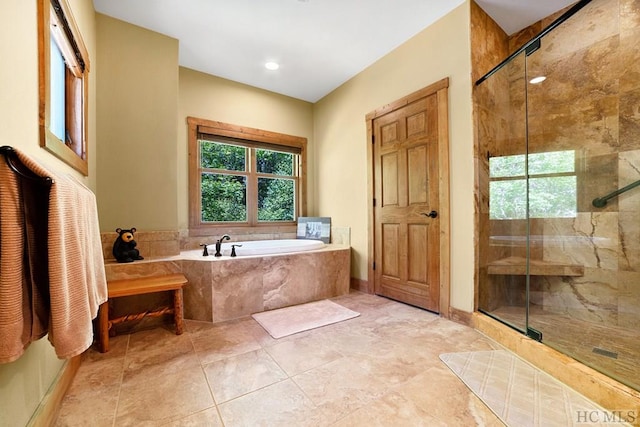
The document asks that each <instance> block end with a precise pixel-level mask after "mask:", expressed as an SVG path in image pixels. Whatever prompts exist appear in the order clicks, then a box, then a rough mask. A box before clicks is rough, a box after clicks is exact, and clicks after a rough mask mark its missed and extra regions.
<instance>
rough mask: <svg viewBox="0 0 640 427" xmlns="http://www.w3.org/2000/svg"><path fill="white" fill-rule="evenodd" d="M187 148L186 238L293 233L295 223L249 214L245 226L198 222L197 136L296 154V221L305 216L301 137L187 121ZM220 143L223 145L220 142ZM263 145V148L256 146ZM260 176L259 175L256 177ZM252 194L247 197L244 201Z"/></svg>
mask: <svg viewBox="0 0 640 427" xmlns="http://www.w3.org/2000/svg"><path fill="white" fill-rule="evenodd" d="M187 125H188V144H189V234H190V235H193V236H204V235H210V234H215V233H219V232H220V229H224V231H225V232H227V233H236V234H246V233H247V232H250V231H251V230H257V231H259V232H260V233H277V232H285V233H287V232H289V233H290V232H293V233H295V230H296V221H286V222H285V221H283V222H258V221H257V219H256V218H253V216H254V215H253V216H252V213H250V212H247V216H248V222H247V223H246V224H244V223H236V222H232V223H225V222H220V223H212V222H203V221H202V201H201V188H200V183H201V181H200V174H201V161H200V150H199V144H198V140H199V139H201V138H199V135H203V134H204V135H210V136H211V137H213V138H215V137H218V138H221V139H227V138H230V139H233V140H235V141H238V142H239V143H240V144H239V145H242V142H243V141H244V142H245V143H246V144H247V145H250V146H255V147H257V148H266V149H277V148H278V147H281V148H282V151H285V152H286V151H288V152H292V151H294V150H295V151H299V152H298V153H296V154H298V156H299V164H298V169H299V175H298V177H297V180H298V186H297V194H296V217H300V216H306V213H307V196H306V188H307V139H306V138H303V137H298V136H293V135H287V134H282V133H277V132H271V131H267V130H263V129H254V128H249V127H245V126H238V125H233V124H229V123H223V122H217V121H213V120H206V119H200V118H195V117H187ZM221 142H224V141H221ZM260 144H264V146H262V147H261V146H260ZM258 175H259V176H261V174H258ZM254 196H255V198H256V199H257V193H256V194H247V198H250V197H254Z"/></svg>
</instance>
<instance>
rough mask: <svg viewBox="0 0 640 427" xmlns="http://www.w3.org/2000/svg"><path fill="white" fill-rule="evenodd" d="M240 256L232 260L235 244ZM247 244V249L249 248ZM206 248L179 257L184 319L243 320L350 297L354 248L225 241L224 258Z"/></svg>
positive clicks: (299, 242)
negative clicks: (206, 251)
mask: <svg viewBox="0 0 640 427" xmlns="http://www.w3.org/2000/svg"><path fill="white" fill-rule="evenodd" d="M232 244H233V245H242V246H241V247H236V255H237V256H236V257H235V258H232V257H231V256H229V254H230V253H231V245H232ZM245 245H246V246H245ZM212 246H213V245H209V256H206V257H205V256H202V250H201V249H200V250H188V251H183V252H182V253H181V254H180V267H181V272H182V273H184V275H185V276H186V277H187V280H188V281H189V283H188V284H187V286H185V287H184V289H183V293H184V317H185V318H186V319H192V320H201V321H207V322H213V323H216V322H223V321H227V320H233V319H238V318H242V317H246V316H249V315H251V314H253V313H258V312H261V311H266V310H273V309H276V308H281V307H286V306H290V305H296V304H303V303H306V302H311V301H317V300H320V299H325V298H332V297H336V296H340V295H345V294H347V293H349V285H350V270H351V268H350V264H351V256H350V253H351V248H350V247H349V246H348V245H337V244H324V243H323V242H321V241H317V240H256V241H247V242H245V241H242V242H233V241H232V242H224V243H223V245H222V248H221V252H222V254H223V256H221V257H216V256H213V255H214V253H215V248H214V247H212Z"/></svg>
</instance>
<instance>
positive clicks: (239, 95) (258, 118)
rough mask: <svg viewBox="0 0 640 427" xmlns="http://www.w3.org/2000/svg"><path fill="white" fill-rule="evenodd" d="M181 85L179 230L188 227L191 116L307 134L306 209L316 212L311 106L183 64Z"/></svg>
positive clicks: (289, 132)
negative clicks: (189, 131)
mask: <svg viewBox="0 0 640 427" xmlns="http://www.w3.org/2000/svg"><path fill="white" fill-rule="evenodd" d="M179 88H180V89H179V94H180V95H179V108H178V144H177V157H178V175H177V178H178V217H179V228H180V229H183V230H184V229H187V228H189V217H188V197H189V194H188V176H187V172H188V164H187V160H188V159H187V156H188V152H189V150H188V145H187V144H188V143H187V120H186V118H187V117H189V116H192V117H198V118H201V119H207V120H216V121H220V122H225V123H231V124H234V125H239V126H247V127H252V128H257V129H264V130H268V131H272V132H280V133H285V134H289V135H295V136H301V137H303V138H307V143H308V153H309V154H308V158H307V165H308V166H307V169H308V178H309V179H308V182H307V189H308V190H307V191H308V193H307V194H308V202H307V210H308V212H307V213H308V214H309V215H313V214H314V212H315V210H316V209H315V204H314V198H315V197H314V194H313V176H314V170H315V169H314V164H315V157H314V153H313V145H314V143H313V106H312V104H310V103H308V102H305V101H301V100H298V99H294V98H289V97H287V96H283V95H278V94H275V93H273V92H268V91H266V90H262V89H257V88H255V87H251V86H247V85H243V84H240V83H235V82H232V81H229V80H225V79H222V78H219V77H214V76H211V75H208V74H204V73H200V72H197V71H194V70H190V69H188V68H180V85H179Z"/></svg>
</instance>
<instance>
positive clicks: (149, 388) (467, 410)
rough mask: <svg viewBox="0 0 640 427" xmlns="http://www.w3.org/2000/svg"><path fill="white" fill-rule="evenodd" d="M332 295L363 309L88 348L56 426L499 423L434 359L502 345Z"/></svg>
mask: <svg viewBox="0 0 640 427" xmlns="http://www.w3.org/2000/svg"><path fill="white" fill-rule="evenodd" d="M333 301H335V302H337V303H339V304H342V305H344V306H345V307H347V308H350V309H352V310H355V311H358V312H360V313H361V315H360V316H359V317H357V318H355V319H351V320H347V321H344V322H341V323H337V324H334V325H330V326H326V327H323V328H319V329H315V330H312V331H307V332H303V333H299V334H295V335H291V336H288V337H284V338H281V339H278V340H275V339H273V338H271V336H270V335H269V334H267V332H265V331H264V330H263V329H262V327H260V326H259V325H258V323H256V322H255V321H254V320H253V319H252V318H250V317H248V318H245V319H241V320H237V321H233V322H227V323H223V324H215V325H213V324H209V323H205V322H195V321H187V323H186V333H185V334H183V335H181V336H176V335H175V334H174V333H173V331H172V330H171V328H170V327H167V328H166V329H165V328H162V327H161V328H156V329H153V330H148V331H141V332H137V333H134V334H131V335H122V336H117V337H114V338H113V339H112V340H111V351H110V352H109V353H106V354H101V353H98V352H97V351H95V350H93V349H92V350H89V351H88V352H87V353H86V354H85V356H84V360H83V363H82V365H81V367H80V369H79V371H78V374H77V376H76V378H75V380H74V382H73V384H72V386H71V388H70V390H69V392H68V394H67V396H66V397H65V399H64V401H63V403H62V407H61V410H60V415H59V417H58V420H57V423H56V425H57V426H133V425H135V426H144V425H149V426H160V425H167V426H214V427H215V426H227V427H230V426H296V427H297V426H465V427H466V426H474V425H478V426H502V425H503V424H502V423H501V422H500V421H499V419H498V418H497V417H496V416H495V415H494V414H493V413H492V412H491V411H490V410H489V409H488V408H487V407H486V406H485V405H484V404H483V403H482V402H481V401H480V400H479V399H478V398H477V397H476V396H475V395H474V394H473V393H472V392H471V391H470V390H469V389H468V388H467V387H466V386H465V385H464V384H463V383H462V382H461V381H460V379H458V377H456V375H455V374H454V373H453V372H451V371H450V370H449V368H448V367H447V366H446V365H445V364H444V363H443V362H442V361H441V360H440V359H439V358H438V356H439V354H441V353H450V352H459V351H472V350H491V349H499V348H501V347H500V346H499V345H498V344H497V343H495V342H494V341H492V340H491V339H489V338H487V337H486V336H484V335H482V334H480V333H479V332H477V331H475V330H473V329H471V328H469V327H466V326H463V325H460V324H457V323H455V322H451V321H448V320H445V319H442V318H439V317H438V316H437V315H435V314H432V313H429V312H427V311H423V310H419V309H416V308H413V307H410V306H407V305H404V304H400V303H397V302H394V301H390V300H387V299H385V298H381V297H376V296H373V295H367V294H363V293H360V292H352V293H351V294H349V295H346V296H343V297H339V298H334V299H333Z"/></svg>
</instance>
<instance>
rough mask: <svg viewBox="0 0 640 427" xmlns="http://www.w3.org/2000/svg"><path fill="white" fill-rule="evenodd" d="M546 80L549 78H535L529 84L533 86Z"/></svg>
mask: <svg viewBox="0 0 640 427" xmlns="http://www.w3.org/2000/svg"><path fill="white" fill-rule="evenodd" d="M545 80H547V78H546V77H545V76H538V77H534V78H532V79H531V80H529V83H531V84H532V85H536V84H538V83H542V82H543V81H545Z"/></svg>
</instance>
